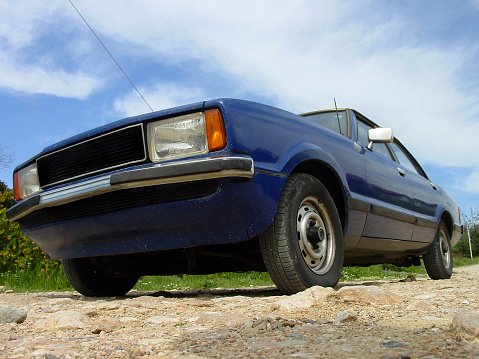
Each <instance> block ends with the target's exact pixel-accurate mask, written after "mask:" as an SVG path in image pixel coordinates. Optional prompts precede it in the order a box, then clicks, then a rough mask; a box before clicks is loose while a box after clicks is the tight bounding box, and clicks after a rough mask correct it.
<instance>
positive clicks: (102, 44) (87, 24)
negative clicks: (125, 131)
mask: <svg viewBox="0 0 479 359" xmlns="http://www.w3.org/2000/svg"><path fill="white" fill-rule="evenodd" d="M68 1H69V2H70V4H71V5H72V6H73V8H74V9H75V10H76V12H77V13H78V15H80V17H81V18H82V20H83V21H84V22H85V24H86V26H88V28H89V29H90V30H91V32H92V33H93V35H95V37H96V38H97V40H98V41H99V42H100V44H101V46H103V48H104V49H105V51H106V52H107V53H108V55H110V57H111V59H112V60H113V62H115V64H116V66H118V68H119V69H120V70H121V72H123V75H125V77H126V79H127V80H128V81H129V82H130V84H131V86H133V88H134V89H135V90H136V92H138V95H140V97H141V98H142V99H143V101H144V102H145V103H146V105H147V106H148V107H149V108H150V110H151V112H153V111H154V110H153V108H152V107H151V106H150V104H149V103H148V102H147V101H146V99H145V98H144V97H143V95H142V94H141V93H140V90H138V89H137V88H136V86H135V84H134V83H133V81H131V80H130V78H129V77H128V75H127V74H126V72H125V71H124V70H123V69H122V67H121V66H120V64H119V63H118V62H117V61H116V60H115V58H114V57H113V55H112V54H111V53H110V51H108V49H107V48H106V46H105V44H104V43H103V42H102V41H101V40H100V38H99V37H98V35H97V34H96V32H95V31H94V30H93V29H92V27H91V26H90V24H89V23H88V22H87V21H86V19H85V18H84V17H83V15H82V14H81V13H80V11H79V10H78V9H77V7H76V6H75V5H73V2H72V0H68Z"/></svg>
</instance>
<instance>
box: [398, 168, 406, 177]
mask: <svg viewBox="0 0 479 359" xmlns="http://www.w3.org/2000/svg"><path fill="white" fill-rule="evenodd" d="M396 169H397V170H398V172H399V174H400V175H401V176H403V177H404V176H405V175H406V171H404V170H403V169H402V168H401V167H397V168H396Z"/></svg>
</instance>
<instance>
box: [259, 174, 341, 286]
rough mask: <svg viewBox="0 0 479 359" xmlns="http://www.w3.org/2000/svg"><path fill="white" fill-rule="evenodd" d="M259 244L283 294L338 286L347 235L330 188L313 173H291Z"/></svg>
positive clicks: (274, 280)
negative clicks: (313, 287)
mask: <svg viewBox="0 0 479 359" xmlns="http://www.w3.org/2000/svg"><path fill="white" fill-rule="evenodd" d="M260 246H261V253H262V255H263V260H264V262H265V266H266V268H267V270H268V273H269V274H270V276H271V279H272V280H273V282H274V283H275V284H276V286H277V287H278V288H279V289H280V290H281V291H282V292H283V293H286V294H293V293H297V292H300V291H302V290H305V289H306V288H309V287H312V286H315V285H320V286H323V287H332V286H334V285H336V284H337V283H338V281H339V277H340V276H341V270H342V267H343V258H344V248H343V234H342V229H341V221H340V219H339V214H338V211H337V209H336V206H335V204H334V201H333V199H332V198H331V196H330V194H329V192H328V190H327V189H326V187H324V185H323V184H322V183H321V182H320V181H318V180H317V179H316V178H315V177H313V176H311V175H308V174H293V175H291V176H290V178H288V180H287V181H286V184H285V186H284V189H283V193H282V195H281V198H280V200H279V203H278V209H277V211H276V215H275V217H274V220H273V223H272V224H271V225H270V227H269V228H268V229H267V230H266V231H265V232H264V233H262V234H261V235H260Z"/></svg>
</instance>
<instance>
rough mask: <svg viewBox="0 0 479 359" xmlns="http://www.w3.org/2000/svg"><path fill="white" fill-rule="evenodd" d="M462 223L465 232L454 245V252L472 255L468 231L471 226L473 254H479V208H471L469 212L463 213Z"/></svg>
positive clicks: (475, 255)
mask: <svg viewBox="0 0 479 359" xmlns="http://www.w3.org/2000/svg"><path fill="white" fill-rule="evenodd" d="M461 217H462V223H463V225H464V233H463V235H462V236H461V239H460V240H459V242H458V243H457V245H456V246H455V247H454V249H453V252H454V253H456V254H459V255H463V256H467V257H470V256H471V251H470V248H469V236H468V233H467V228H469V233H470V235H471V247H472V254H473V256H474V257H477V256H479V209H477V208H476V209H473V208H471V209H470V212H469V213H467V214H466V213H462V214H461Z"/></svg>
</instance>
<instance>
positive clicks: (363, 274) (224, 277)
mask: <svg viewBox="0 0 479 359" xmlns="http://www.w3.org/2000/svg"><path fill="white" fill-rule="evenodd" d="M473 264H479V258H475V259H473V260H471V259H469V258H464V257H458V258H454V266H455V267H462V266H467V265H473ZM408 275H414V276H416V277H421V276H423V277H427V274H426V270H425V269H424V266H423V265H422V266H420V267H414V266H413V267H408V268H400V267H396V266H393V265H389V264H387V265H382V264H379V265H374V266H370V267H345V268H344V269H343V273H342V275H341V279H340V281H341V282H351V281H365V280H381V279H400V278H406V277H407V276H408ZM272 285H273V282H272V281H271V279H270V277H269V275H268V273H263V272H246V273H217V274H209V275H173V276H146V277H142V278H140V280H139V281H138V284H137V285H136V286H135V288H134V289H136V290H138V291H168V290H186V289H200V288H205V289H210V288H225V289H230V288H245V287H246V288H248V287H261V286H272ZM0 286H2V287H4V288H3V290H9V289H11V290H13V291H15V292H46V291H72V290H73V288H72V287H71V286H70V285H69V283H68V281H67V280H66V278H65V276H64V274H63V272H62V271H61V270H60V269H56V270H54V272H53V273H49V274H48V276H47V275H46V274H45V273H44V272H39V271H38V270H35V269H17V270H16V271H14V272H11V271H10V272H5V273H0Z"/></svg>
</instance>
